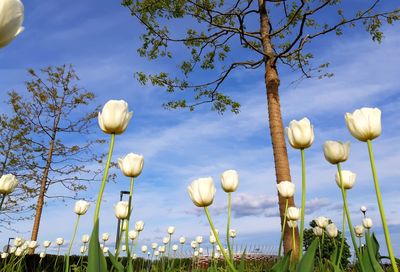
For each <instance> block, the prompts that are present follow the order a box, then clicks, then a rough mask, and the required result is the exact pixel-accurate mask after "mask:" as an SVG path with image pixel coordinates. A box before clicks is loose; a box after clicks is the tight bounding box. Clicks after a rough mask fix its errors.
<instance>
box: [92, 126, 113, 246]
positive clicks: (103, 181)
mask: <svg viewBox="0 0 400 272" xmlns="http://www.w3.org/2000/svg"><path fill="white" fill-rule="evenodd" d="M114 141H115V134H114V133H112V134H111V141H110V148H109V150H108V156H107V163H106V167H105V169H104V174H103V180H102V181H101V186H100V191H99V194H98V196H97V202H96V210H95V211H94V223H95V224H96V222H97V221H98V220H99V212H100V204H101V200H102V198H103V193H104V188H105V187H106V181H107V178H108V169H109V168H110V163H111V156H112V153H113V149H114ZM96 239H98V238H97V237H96Z"/></svg>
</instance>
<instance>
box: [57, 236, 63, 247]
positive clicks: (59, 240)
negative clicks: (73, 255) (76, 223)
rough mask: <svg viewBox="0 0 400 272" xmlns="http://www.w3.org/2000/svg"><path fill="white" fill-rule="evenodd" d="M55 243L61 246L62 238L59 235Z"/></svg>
mask: <svg viewBox="0 0 400 272" xmlns="http://www.w3.org/2000/svg"><path fill="white" fill-rule="evenodd" d="M56 244H57V245H59V246H62V245H63V244H64V238H61V237H59V238H57V239H56Z"/></svg>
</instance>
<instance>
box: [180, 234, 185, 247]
mask: <svg viewBox="0 0 400 272" xmlns="http://www.w3.org/2000/svg"><path fill="white" fill-rule="evenodd" d="M185 242H186V238H185V237H183V236H182V237H180V238H179V243H180V244H182V245H183V244H184V243H185Z"/></svg>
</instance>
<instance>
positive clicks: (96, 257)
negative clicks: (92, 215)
mask: <svg viewBox="0 0 400 272" xmlns="http://www.w3.org/2000/svg"><path fill="white" fill-rule="evenodd" d="M87 271H88V272H107V271H108V270H107V262H106V258H104V255H103V250H101V248H100V243H99V220H98V219H97V220H96V223H95V224H94V226H93V230H92V235H90V242H89V252H88V267H87Z"/></svg>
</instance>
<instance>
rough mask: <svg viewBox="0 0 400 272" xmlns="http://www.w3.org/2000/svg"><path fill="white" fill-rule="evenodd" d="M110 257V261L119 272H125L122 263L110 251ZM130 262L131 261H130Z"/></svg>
mask: <svg viewBox="0 0 400 272" xmlns="http://www.w3.org/2000/svg"><path fill="white" fill-rule="evenodd" d="M108 257H109V258H110V261H111V263H112V265H113V267H114V268H115V269H116V270H117V271H118V272H124V266H123V265H122V263H120V262H119V261H118V260H117V259H116V258H115V256H114V255H112V253H111V252H110V251H109V252H108ZM128 262H129V260H128Z"/></svg>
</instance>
